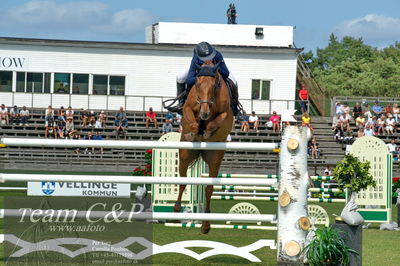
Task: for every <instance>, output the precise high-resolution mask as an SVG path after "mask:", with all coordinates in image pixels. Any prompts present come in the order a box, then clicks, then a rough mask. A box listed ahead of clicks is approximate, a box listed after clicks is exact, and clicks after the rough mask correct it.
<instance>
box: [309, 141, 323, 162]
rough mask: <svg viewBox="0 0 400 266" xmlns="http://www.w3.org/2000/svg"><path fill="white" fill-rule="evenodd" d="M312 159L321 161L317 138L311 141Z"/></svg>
mask: <svg viewBox="0 0 400 266" xmlns="http://www.w3.org/2000/svg"><path fill="white" fill-rule="evenodd" d="M309 149H310V153H311V154H310V155H311V159H319V157H320V149H319V145H318V143H317V140H316V138H315V136H314V137H313V138H312V139H311V143H310V146H309Z"/></svg>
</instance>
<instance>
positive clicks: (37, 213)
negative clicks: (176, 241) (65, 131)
mask: <svg viewBox="0 0 400 266" xmlns="http://www.w3.org/2000/svg"><path fill="white" fill-rule="evenodd" d="M50 213H51V215H54V217H59V218H66V219H73V218H89V219H92V220H93V219H94V218H100V219H101V218H105V217H107V215H110V213H113V212H112V211H109V212H107V211H90V212H89V211H76V210H68V212H67V211H66V210H38V209H34V210H32V209H0V218H4V217H21V219H24V218H25V219H29V217H31V216H34V217H35V218H40V217H45V216H48V215H49V214H50ZM118 215H119V216H118V219H127V220H199V221H227V220H229V221H245V222H272V221H276V215H273V214H237V213H234V214H228V213H181V212H129V211H127V212H123V213H118Z"/></svg>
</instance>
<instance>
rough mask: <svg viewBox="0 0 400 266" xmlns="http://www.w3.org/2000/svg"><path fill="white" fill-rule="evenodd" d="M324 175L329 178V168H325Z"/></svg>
mask: <svg viewBox="0 0 400 266" xmlns="http://www.w3.org/2000/svg"><path fill="white" fill-rule="evenodd" d="M324 175H325V176H331V175H332V168H331V167H329V166H326V168H325V170H324Z"/></svg>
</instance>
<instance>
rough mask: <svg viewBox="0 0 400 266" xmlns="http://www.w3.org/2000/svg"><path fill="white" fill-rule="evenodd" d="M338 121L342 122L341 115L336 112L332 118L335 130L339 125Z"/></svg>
mask: <svg viewBox="0 0 400 266" xmlns="http://www.w3.org/2000/svg"><path fill="white" fill-rule="evenodd" d="M337 123H339V124H340V123H341V122H340V115H338V114H336V115H335V116H334V117H333V118H332V130H335V127H336V125H337Z"/></svg>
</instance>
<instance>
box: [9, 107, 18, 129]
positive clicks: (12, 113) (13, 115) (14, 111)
mask: <svg viewBox="0 0 400 266" xmlns="http://www.w3.org/2000/svg"><path fill="white" fill-rule="evenodd" d="M10 120H11V125H13V124H14V122H15V124H16V125H18V124H19V123H20V119H19V110H18V107H17V106H16V105H14V107H13V108H11V110H10Z"/></svg>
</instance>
